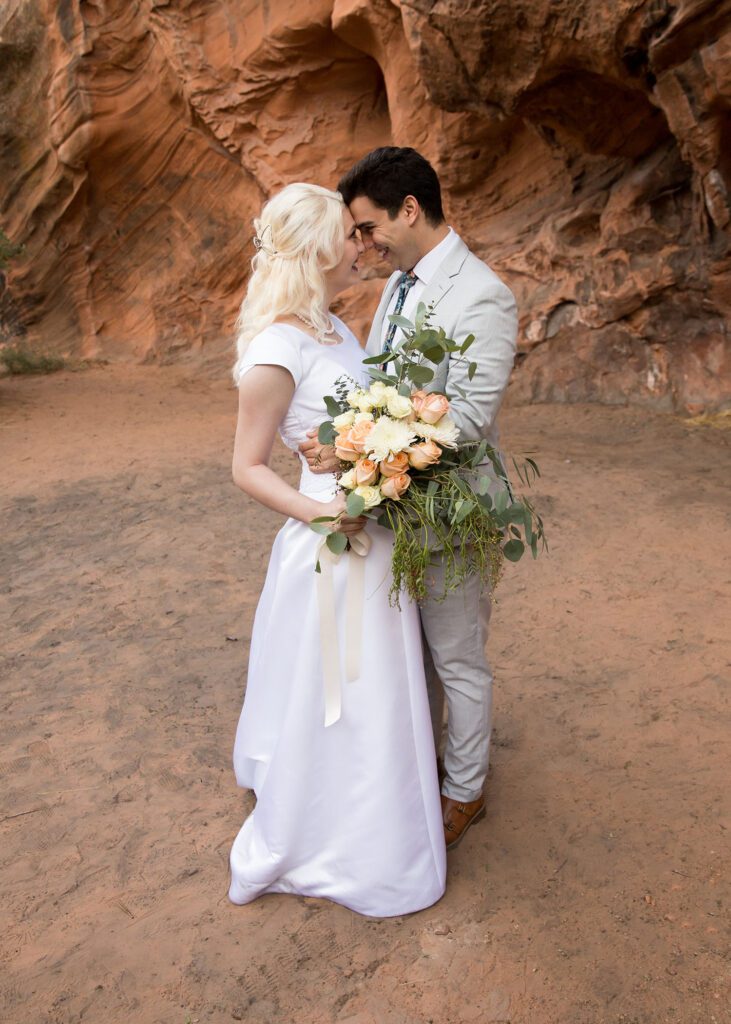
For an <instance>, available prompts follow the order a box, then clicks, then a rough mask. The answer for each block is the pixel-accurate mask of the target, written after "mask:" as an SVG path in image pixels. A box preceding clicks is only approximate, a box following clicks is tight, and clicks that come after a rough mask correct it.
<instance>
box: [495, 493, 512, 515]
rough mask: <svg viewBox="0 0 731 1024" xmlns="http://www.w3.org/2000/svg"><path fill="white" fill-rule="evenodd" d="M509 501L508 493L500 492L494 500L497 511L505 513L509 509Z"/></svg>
mask: <svg viewBox="0 0 731 1024" xmlns="http://www.w3.org/2000/svg"><path fill="white" fill-rule="evenodd" d="M508 501H509V498H508V492H507V491H498V492H497V494H496V495H495V499H494V504H495V511H496V512H500V513H502V512H504V511H505V510H506V508H507V507H508Z"/></svg>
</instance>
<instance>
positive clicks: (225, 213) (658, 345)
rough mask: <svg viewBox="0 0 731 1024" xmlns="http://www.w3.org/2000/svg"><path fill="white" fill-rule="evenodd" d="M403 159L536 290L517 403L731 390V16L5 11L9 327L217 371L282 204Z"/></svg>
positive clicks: (365, 309) (2, 85)
mask: <svg viewBox="0 0 731 1024" xmlns="http://www.w3.org/2000/svg"><path fill="white" fill-rule="evenodd" d="M384 143H396V144H401V145H414V146H416V147H417V148H419V149H421V150H422V151H423V152H424V153H425V154H426V155H427V156H428V157H429V158H430V159H431V160H432V161H433V162H434V163H435V165H436V166H437V168H438V170H439V173H440V175H441V177H442V179H443V182H444V184H445V191H446V196H445V198H446V204H445V205H446V207H447V210H448V216H449V220H450V222H451V223H452V224H453V225H454V226H455V227H456V228H457V229H458V230H459V231H460V232H461V233H462V234H463V236H464V237H465V238H466V239H467V241H468V242H469V243H470V244H471V245H472V246H473V248H474V249H475V250H476V251H477V252H478V253H480V254H481V255H482V256H483V257H484V258H485V259H486V260H487V261H488V262H489V263H490V264H491V265H492V266H494V267H495V268H496V269H497V270H498V272H500V273H501V274H502V275H504V277H505V278H506V279H507V281H508V282H509V284H510V285H511V287H512V288H513V289H514V291H515V293H516V295H517V298H518V302H519V307H520V311H521V355H520V357H519V365H518V368H517V371H516V374H515V380H514V383H513V390H514V391H515V392H516V393H517V395H518V396H519V397H522V398H525V399H532V400H546V399H557V400H566V401H584V400H599V401H607V402H623V401H626V400H630V401H637V402H645V403H649V404H652V405H655V406H656V407H659V408H676V409H680V410H682V409H689V410H692V411H697V410H700V409H702V408H713V407H719V406H720V405H722V404H723V403H725V402H728V401H729V400H730V399H731V392H730V390H729V356H728V333H727V314H728V312H729V309H730V308H731V276H730V275H729V268H730V259H729V250H728V231H729V225H730V223H731V202H730V200H729V190H730V189H731V0H677V2H676V3H670V2H668V0H645V2H642V0H615V2H613V3H608V2H606V0H603V2H602V0H436V2H435V0H410V2H409V3H408V5H407V4H405V3H399V2H398V0H368V2H366V0H335V2H334V3H333V2H332V0H301V2H299V3H293V2H287V0H269V2H261V3H257V2H254V0H208V2H202V0H81V2H79V0H54V2H52V0H4V2H3V5H2V6H1V7H0V225H2V226H3V227H4V229H5V230H6V232H7V233H8V234H9V235H10V236H11V237H12V238H13V239H15V240H17V241H22V242H24V243H25V246H26V249H25V253H24V256H23V258H22V260H21V261H19V262H18V263H17V264H16V265H15V266H14V268H13V269H12V271H11V273H10V274H9V278H8V284H7V287H6V288H5V290H4V293H3V295H2V298H0V316H2V319H3V321H4V324H5V329H6V331H10V332H14V333H16V334H22V335H25V336H26V337H27V338H28V340H29V341H31V342H32V343H39V344H44V345H46V346H49V347H51V348H53V349H55V350H59V351H68V352H71V353H73V354H80V355H83V356H92V357H93V356H101V357H105V358H135V359H169V358H188V359H194V360H197V361H204V362H211V363H214V364H220V365H221V366H223V365H225V363H226V362H227V360H228V351H229V346H230V341H231V327H232V323H233V319H234V317H235V313H236V308H237V305H238V302H239V300H240V297H241V293H242V290H243V286H244V283H245V279H246V273H247V267H248V262H249V259H250V256H251V254H252V248H251V243H250V236H251V229H250V221H251V217H252V216H253V214H254V212H255V211H256V210H257V208H258V207H259V205H260V204H261V201H262V199H263V198H264V197H266V196H267V195H269V194H270V193H271V192H272V191H273V190H275V189H276V188H278V187H279V186H280V185H282V184H283V183H285V182H287V181H291V180H295V179H303V178H304V179H310V180H316V181H318V182H320V183H323V184H330V185H333V184H335V182H336V181H337V178H338V175H339V173H340V172H341V171H343V170H344V169H345V168H346V167H347V166H348V165H349V164H350V163H351V162H352V160H353V159H354V158H356V157H358V156H359V155H361V154H362V153H363V152H365V151H366V150H367V149H369V148H371V147H373V146H374V145H380V144H384ZM370 274H371V276H374V275H375V274H377V271H375V270H371V271H370ZM378 290H379V282H378V281H371V282H370V283H368V284H367V285H366V286H365V287H364V289H363V290H362V291H361V292H360V293H359V294H357V295H356V294H353V295H350V296H347V297H346V299H345V300H344V304H343V305H344V309H345V312H346V315H348V316H350V317H351V318H352V319H353V320H354V322H355V324H356V326H358V327H360V329H361V330H362V329H363V327H364V326H365V322H366V320H367V316H368V314H369V312H370V310H371V309H372V308H373V304H374V300H375V297H376V295H377V293H378Z"/></svg>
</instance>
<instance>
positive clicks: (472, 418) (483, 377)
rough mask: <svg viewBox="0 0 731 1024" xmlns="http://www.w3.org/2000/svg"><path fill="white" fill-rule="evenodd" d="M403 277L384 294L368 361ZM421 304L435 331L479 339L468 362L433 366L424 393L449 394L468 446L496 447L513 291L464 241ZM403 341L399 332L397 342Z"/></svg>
mask: <svg viewBox="0 0 731 1024" xmlns="http://www.w3.org/2000/svg"><path fill="white" fill-rule="evenodd" d="M400 276H401V271H396V272H395V273H393V274H392V275H391V277H390V278H389V280H388V283H387V284H386V287H385V289H384V292H383V295H382V297H381V302H380V304H379V306H378V309H377V310H376V315H375V319H374V320H373V324H372V326H371V330H370V334H369V335H368V342H367V344H366V351H367V354H368V355H369V356H373V355H376V353H378V352H380V351H381V348H382V344H381V340H382V337H383V319H384V317H385V315H386V311H387V309H388V306H389V303H390V301H391V298H392V296H393V293H394V291H395V289H396V284H397V282H398V279H399V277H400ZM419 301H420V302H423V303H425V305H427V306H429V305H433V307H434V312H433V313H432V316H431V317H430V321H429V322H430V323H431V324H432V326H434V327H443V328H444V330H445V332H446V334H447V337H448V338H452V339H454V341H458V342H461V341H464V339H465V338H466V337H467V335H468V334H474V336H475V340H474V342H473V343H472V346H471V347H470V348H469V349H468V351H467V353H466V357H465V361H464V362H463V363H458V362H457V361H456V359H455V357H454V356H451V357H450V358H449V359H444V360H443V361H442V363H441V364H440V365H439V366H435V367H434V370H435V373H434V379H433V380H432V381H431V382H430V383H429V384H427V385H425V390H426V391H441V392H442V393H444V394H446V395H447V397H448V398H449V401H450V405H451V413H450V415H451V416H452V418H453V419H454V421H455V423H456V424H457V426H458V427H459V429H460V434H461V439H462V440H463V441H478V440H481V439H482V438H485V439H486V440H487V442H488V443H489V444H490V445H491V446H492V447H493V448H497V447H498V432H497V425H496V418H497V414H498V410H499V409H500V404H501V402H502V400H503V396H504V394H505V389H506V388H507V386H508V379H509V378H510V371H511V370H512V368H513V361H514V358H515V347H516V337H517V333H518V316H517V311H516V306H515V299H514V298H513V294H512V292H511V291H510V289H509V288H508V287H507V286H506V285H505V284H503V282H502V281H501V280H500V278H499V277H498V276H497V274H495V273H494V272H493V271H492V270H490V268H489V267H488V266H487V265H486V264H485V263H483V262H482V260H480V259H478V257H477V256H475V254H474V253H472V252H470V250H469V249H468V248H467V246H466V245H465V243H464V242H463V241H462V239H461V238H459V239H458V240H457V242H456V244H455V245H454V247H453V248H452V249H451V251H450V252H449V253H448V255H447V257H446V258H445V260H444V261H443V263H442V264H441V265H440V267H439V269H438V270H437V272H436V274H435V275H434V277H433V278H432V280H431V281H429V282H428V283H427V284H426V286H425V287H424V291H423V293H422V295H421V297H420V299H419ZM399 336H400V331H398V330H397V332H396V338H397V339H398V337H399ZM470 362H474V363H477V372H476V373H475V375H474V377H473V378H472V380H469V379H468V377H467V367H468V364H469V363H470ZM427 365H430V366H431V365H433V364H427ZM455 384H457V385H459V387H461V388H462V390H463V391H464V392H465V394H466V398H462V396H461V395H460V394H459V392H458V391H456V390H455V389H454V386H453V385H455Z"/></svg>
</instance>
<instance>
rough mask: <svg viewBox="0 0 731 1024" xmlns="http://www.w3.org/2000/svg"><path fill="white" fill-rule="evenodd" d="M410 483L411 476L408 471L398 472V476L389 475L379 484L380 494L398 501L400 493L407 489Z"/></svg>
mask: <svg viewBox="0 0 731 1024" xmlns="http://www.w3.org/2000/svg"><path fill="white" fill-rule="evenodd" d="M410 485H411V477H410V476H409V474H408V473H399V475H398V476H389V477H388V479H386V480H384V481H383V483H382V484H381V494H382V495H383V497H384V498H392V499H393V500H394V501H399V500H400V498H401V495H402V494H405V493H406V491H408V489H409V487H410Z"/></svg>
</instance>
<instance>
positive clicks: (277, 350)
mask: <svg viewBox="0 0 731 1024" xmlns="http://www.w3.org/2000/svg"><path fill="white" fill-rule="evenodd" d="M252 366H283V367H284V368H285V370H289V372H290V374H291V375H292V378H293V380H294V386H295V387H297V385H298V384H299V382H300V381H301V380H302V374H303V368H302V352H301V349H300V346H299V344H298V343H297V339H296V337H291V336H290V335H289V332H288V331H286V330H280V329H279V327H277V326H272V327H267V328H266V330H263V331H262V332H261V333H260V334H257V335H256V337H255V338H252V339H251V341H250V343H249V347H248V348H247V349H246V352H245V353H244V355H243V357H242V359H241V360H240V362H239V364H238V366H237V368H236V369H237V376H238V380H239V383H240V382H241V379H242V378H243V376H244V374H245V373H246V372H247V371H248V370H250V369H251V368H252Z"/></svg>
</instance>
